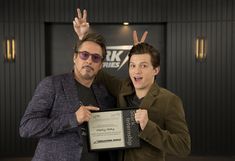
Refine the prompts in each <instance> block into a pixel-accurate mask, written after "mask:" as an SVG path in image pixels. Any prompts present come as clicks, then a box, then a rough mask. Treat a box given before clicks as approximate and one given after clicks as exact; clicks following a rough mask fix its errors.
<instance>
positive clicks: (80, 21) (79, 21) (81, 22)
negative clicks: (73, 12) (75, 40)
mask: <svg viewBox="0 0 235 161" xmlns="http://www.w3.org/2000/svg"><path fill="white" fill-rule="evenodd" d="M77 14H78V17H75V18H74V20H73V28H74V31H75V32H76V34H77V35H78V37H79V39H80V40H81V39H82V38H83V36H84V35H85V34H86V33H87V32H88V30H89V23H88V22H87V11H86V10H83V15H82V13H81V10H80V9H79V8H78V9H77Z"/></svg>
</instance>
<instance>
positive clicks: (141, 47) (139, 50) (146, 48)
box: [128, 43, 160, 68]
mask: <svg viewBox="0 0 235 161" xmlns="http://www.w3.org/2000/svg"><path fill="white" fill-rule="evenodd" d="M139 54H149V55H150V56H151V63H152V65H153V67H154V68H156V67H158V66H159V65H160V53H159V52H158V50H157V49H155V48H154V47H153V46H152V45H149V44H148V43H139V44H137V45H134V46H133V47H132V48H131V50H130V53H129V63H128V64H130V59H131V56H132V55H139Z"/></svg>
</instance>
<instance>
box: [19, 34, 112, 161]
mask: <svg viewBox="0 0 235 161" xmlns="http://www.w3.org/2000/svg"><path fill="white" fill-rule="evenodd" d="M105 56H106V49H105V43H104V39H103V37H102V36H101V35H99V34H95V33H91V34H87V35H86V36H84V37H83V38H82V40H81V41H78V43H77V44H76V47H75V51H74V57H73V61H74V69H73V71H72V72H71V73H66V74H62V75H56V76H49V77H47V78H45V79H44V80H42V81H41V82H40V84H39V85H38V87H37V88H36V91H35V93H34V96H33V97H32V100H31V101H30V102H29V104H28V107H27V109H26V111H25V114H24V116H23V118H22V120H21V123H20V135H21V136H22V137H32V138H39V142H38V145H37V149H36V151H35V155H34V157H33V161H54V160H57V161H99V154H100V153H98V152H90V151H89V150H88V146H87V122H88V121H89V119H90V118H91V111H97V110H103V109H106V108H110V107H114V106H115V100H114V99H113V98H112V96H111V95H109V93H108V91H107V90H106V89H105V87H104V86H103V85H102V84H99V83H98V82H96V81H95V76H96V74H97V73H98V71H99V70H100V69H101V68H102V62H103V60H104V58H105ZM106 158H107V159H106V160H109V158H108V155H106Z"/></svg>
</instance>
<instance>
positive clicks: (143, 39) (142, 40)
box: [140, 31, 148, 42]
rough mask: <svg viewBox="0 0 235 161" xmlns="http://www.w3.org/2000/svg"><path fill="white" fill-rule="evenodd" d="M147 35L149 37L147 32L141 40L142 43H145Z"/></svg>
mask: <svg viewBox="0 0 235 161" xmlns="http://www.w3.org/2000/svg"><path fill="white" fill-rule="evenodd" d="M147 35H148V31H145V32H144V34H143V35H142V38H141V40H140V42H144V41H145V39H146V37H147Z"/></svg>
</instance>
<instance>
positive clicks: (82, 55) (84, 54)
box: [77, 51, 103, 63]
mask: <svg viewBox="0 0 235 161" xmlns="http://www.w3.org/2000/svg"><path fill="white" fill-rule="evenodd" d="M77 53H78V55H79V57H80V59H82V60H87V59H88V58H89V57H90V56H91V60H92V61H93V62H94V63H100V62H101V60H102V59H103V57H102V56H101V55H99V54H91V53H89V52H87V51H78V52H77Z"/></svg>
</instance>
